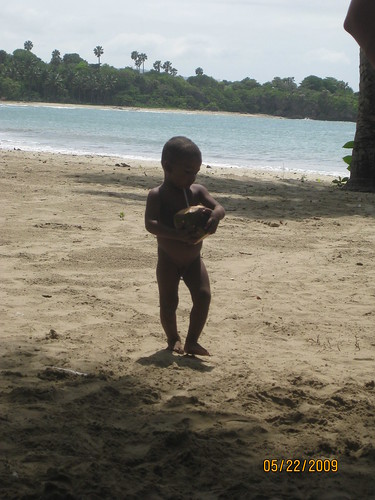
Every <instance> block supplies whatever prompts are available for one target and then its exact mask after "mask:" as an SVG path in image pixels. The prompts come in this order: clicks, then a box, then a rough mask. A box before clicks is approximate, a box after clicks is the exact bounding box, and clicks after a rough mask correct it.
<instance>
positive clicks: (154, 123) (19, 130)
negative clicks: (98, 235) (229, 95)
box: [0, 104, 355, 176]
mask: <svg viewBox="0 0 375 500" xmlns="http://www.w3.org/2000/svg"><path fill="white" fill-rule="evenodd" d="M354 134H355V124H354V123H349V122H324V121H314V120H289V119H278V118H268V117H262V116H259V117H258V116H256V117H255V116H246V115H234V114H220V113H198V112H197V113H194V112H183V111H181V112H167V111H156V110H155V111H154V110H150V111H148V110H129V109H113V108H92V107H75V106H58V105H55V106H43V105H37V104H36V105H29V104H25V105H23V104H0V148H2V149H13V148H19V149H22V150H27V151H47V152H59V153H73V154H91V155H105V156H116V157H121V158H124V159H139V160H142V159H149V160H159V159H160V154H161V150H162V147H163V145H164V143H165V142H166V141H167V140H168V139H169V138H170V137H172V136H175V135H185V136H187V137H190V138H191V139H192V140H193V141H195V142H196V143H197V144H198V146H199V147H200V149H201V151H202V155H203V163H205V164H209V165H211V166H224V167H245V168H253V169H266V170H275V171H297V172H299V171H300V172H306V173H307V172H309V173H311V172H314V173H321V174H326V175H327V174H328V175H334V176H338V175H340V176H345V175H347V173H348V172H347V170H346V165H345V163H344V162H343V160H342V157H343V156H344V155H345V154H348V150H344V149H342V145H343V144H345V143H346V142H347V141H350V140H352V139H353V138H354Z"/></svg>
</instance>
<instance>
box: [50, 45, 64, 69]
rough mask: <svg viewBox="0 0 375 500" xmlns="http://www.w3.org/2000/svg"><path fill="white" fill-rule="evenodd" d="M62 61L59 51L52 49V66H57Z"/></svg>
mask: <svg viewBox="0 0 375 500" xmlns="http://www.w3.org/2000/svg"><path fill="white" fill-rule="evenodd" d="M61 62H62V59H61V54H60V51H59V50H57V49H55V50H54V51H52V55H51V62H50V64H52V65H53V66H58V65H59V64H60V63H61Z"/></svg>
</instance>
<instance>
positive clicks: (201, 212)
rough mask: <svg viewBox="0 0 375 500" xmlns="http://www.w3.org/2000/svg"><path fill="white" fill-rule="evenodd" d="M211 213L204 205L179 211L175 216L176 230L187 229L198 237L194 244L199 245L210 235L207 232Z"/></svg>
mask: <svg viewBox="0 0 375 500" xmlns="http://www.w3.org/2000/svg"><path fill="white" fill-rule="evenodd" d="M209 218H210V211H209V210H207V208H206V207H204V206H203V205H194V206H191V207H187V208H183V209H182V210H179V211H178V212H177V213H176V214H175V216H174V225H175V227H176V229H187V230H188V231H189V232H191V233H192V235H194V236H196V237H197V241H196V242H195V243H194V244H197V243H199V242H200V241H202V240H203V238H205V237H206V236H208V234H209V233H207V231H206V230H205V227H206V225H207V222H208V219H209Z"/></svg>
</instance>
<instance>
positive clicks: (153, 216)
mask: <svg viewBox="0 0 375 500" xmlns="http://www.w3.org/2000/svg"><path fill="white" fill-rule="evenodd" d="M145 226H146V229H147V231H149V232H150V233H151V234H154V235H155V236H159V237H160V238H168V239H171V240H180V241H184V242H185V243H194V242H195V240H194V238H192V236H191V235H190V234H189V233H188V232H187V231H186V230H184V229H175V228H173V227H169V226H166V225H165V224H162V223H161V222H160V198H159V188H154V189H151V191H150V192H149V193H148V196H147V202H146V212H145Z"/></svg>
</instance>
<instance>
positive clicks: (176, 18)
mask: <svg viewBox="0 0 375 500" xmlns="http://www.w3.org/2000/svg"><path fill="white" fill-rule="evenodd" d="M349 3H350V0H312V1H308V0H132V1H131V0H105V1H103V0H101V1H98V0H90V1H88V0H86V1H85V0H83V1H82V0H81V1H79V0H78V1H77V0H64V1H57V2H56V1H51V0H33V1H31V2H30V0H28V1H26V0H14V1H12V2H4V5H3V6H2V8H1V10H2V12H1V17H0V49H2V50H5V51H6V52H8V53H12V52H13V51H14V50H15V49H17V48H23V44H24V42H25V41H26V40H31V41H32V42H33V45H34V46H33V49H32V52H33V53H34V54H36V55H37V56H38V57H40V58H41V59H42V60H43V61H45V62H49V61H50V59H51V53H52V51H53V50H55V49H58V50H59V51H60V53H61V55H62V56H63V55H64V54H67V53H78V54H79V55H80V56H81V57H82V58H83V59H85V60H86V61H88V62H89V63H96V62H97V59H96V57H95V55H94V52H93V49H94V47H96V46H97V45H101V46H102V47H103V50H104V54H103V55H102V58H101V62H102V64H104V63H107V64H109V65H111V66H114V67H116V68H124V67H126V66H132V64H133V61H132V60H131V58H130V54H131V52H132V51H134V50H136V51H138V52H143V53H145V54H146V55H147V58H148V59H147V61H146V63H145V70H147V69H152V65H153V63H154V62H155V61H156V60H161V61H162V62H164V61H167V60H169V61H171V62H172V65H173V67H175V68H176V69H177V71H178V74H179V75H181V76H184V77H187V76H192V75H195V69H196V68H197V67H201V68H203V70H204V73H205V74H206V75H209V76H212V77H214V78H215V79H217V80H230V81H238V80H242V79H244V78H246V77H249V78H254V79H255V80H257V81H258V82H259V83H265V82H267V81H271V80H272V79H273V78H274V77H276V76H278V77H281V78H286V77H294V78H295V81H296V83H297V84H299V83H300V82H301V81H302V80H303V79H304V78H305V77H306V76H309V75H316V76H319V77H321V78H325V77H334V78H337V79H338V80H343V81H344V82H346V83H348V84H349V86H350V87H352V88H353V89H354V90H356V91H357V90H358V84H359V74H358V66H359V48H358V46H357V44H356V42H355V41H354V40H353V39H352V38H351V36H350V35H349V34H348V33H346V32H345V31H344V29H343V27H342V26H343V22H344V18H345V15H346V12H347V10H348V7H349Z"/></svg>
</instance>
